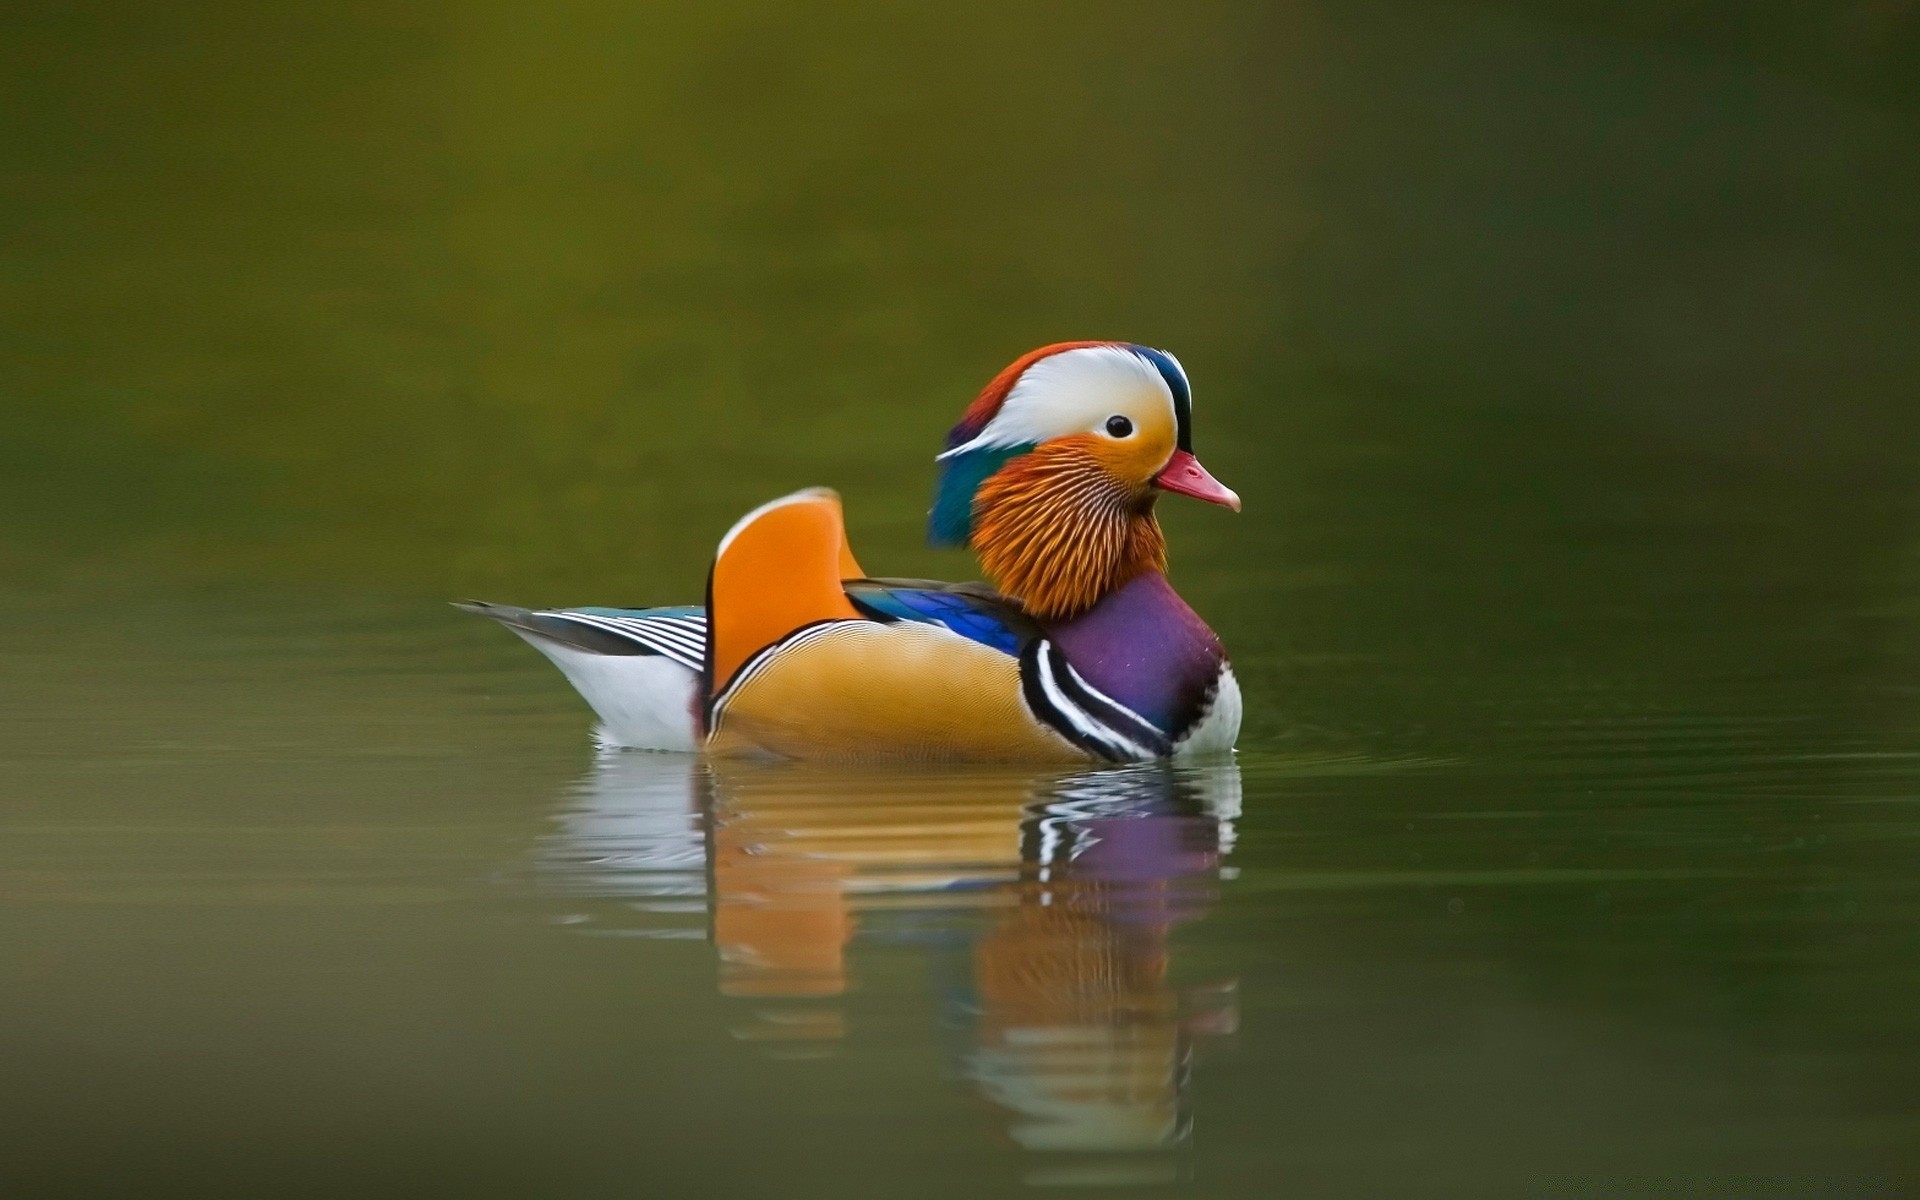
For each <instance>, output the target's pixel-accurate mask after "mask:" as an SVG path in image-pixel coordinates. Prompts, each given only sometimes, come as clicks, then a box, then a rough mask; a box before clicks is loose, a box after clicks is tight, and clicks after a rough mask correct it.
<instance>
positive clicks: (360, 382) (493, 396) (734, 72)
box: [0, 0, 1920, 601]
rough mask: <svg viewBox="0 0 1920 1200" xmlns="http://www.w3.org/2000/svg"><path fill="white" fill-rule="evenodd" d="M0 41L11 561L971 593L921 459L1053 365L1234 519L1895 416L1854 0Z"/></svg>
mask: <svg viewBox="0 0 1920 1200" xmlns="http://www.w3.org/2000/svg"><path fill="white" fill-rule="evenodd" d="M5 21H6V30H5V36H4V38H0V89H4V91H3V92H0V95H4V101H5V112H6V116H5V118H4V132H5V136H6V156H5V162H4V170H3V171H0V189H3V190H0V211H4V214H5V218H6V221H5V241H4V245H3V246H0V272H3V273H4V274H0V304H4V306H5V308H4V320H3V321H0V403H4V405H5V408H4V412H5V414H6V417H5V419H6V422H7V426H6V430H5V437H4V440H3V441H0V455H4V459H0V489H3V490H0V506H3V511H4V516H3V517H0V569H4V570H5V571H6V572H7V573H8V575H9V576H13V577H25V578H29V579H31V578H34V577H36V576H39V575H42V574H43V573H45V572H63V571H72V570H76V569H84V570H93V569H105V570H108V571H110V572H113V573H122V572H126V571H133V572H136V573H140V574H147V573H154V574H158V575H176V574H177V575H187V576H194V577H214V578H219V577H231V576H236V575H238V576H245V577H258V576H266V577H272V578H280V579H289V580H297V581H302V582H328V583H337V584H341V585H345V586H362V585H372V586H376V587H382V588H392V589H403V590H408V591H418V592H421V593H455V592H457V593H465V592H476V591H477V592H485V593H487V594H494V593H496V592H498V593H501V594H502V595H503V596H504V597H505V598H509V599H513V598H520V599H529V600H535V601H538V600H552V601H559V600H575V601H581V600H589V599H595V598H600V599H607V598H613V599H622V598H625V599H631V600H635V601H642V600H667V599H672V598H676V597H684V596H687V595H690V594H691V593H692V590H693V589H694V587H695V585H696V584H697V582H698V579H699V577H700V574H701V571H702V569H703V563H704V558H705V556H706V554H707V552H708V550H709V548H710V546H711V544H712V542H713V541H714V540H715V538H716V536H717V534H718V533H719V532H720V531H721V530H722V529H724V528H725V525H726V524H727V523H728V521H730V520H731V518H732V516H733V515H735V514H737V513H738V512H740V511H742V510H744V509H745V508H746V507H748V506H750V505H751V504H753V503H755V502H757V501H758V500H759V499H762V498H764V497H766V496H768V495H771V494H776V493H777V492H778V491H780V490H782V489H785V488H788V487H791V486H795V485H799V484H805V483H818V482H824V483H831V484H833V485H835V486H837V487H839V488H841V489H842V490H843V491H844V492H845V493H846V495H847V496H848V500H849V507H850V516H851V520H852V521H853V523H854V525H855V533H856V536H857V537H858V538H859V539H860V543H861V545H862V547H863V554H865V555H866V556H868V557H870V558H872V559H873V560H874V561H875V562H880V563H885V564H887V568H886V569H889V570H912V571H921V570H936V571H938V570H940V569H942V568H944V569H945V570H946V571H948V572H951V571H954V570H964V569H965V568H964V563H965V560H964V559H959V558H935V557H931V556H927V555H925V554H924V553H923V552H922V551H921V550H920V549H919V544H920V537H919V533H920V520H921V514H922V513H923V512H924V508H925V504H926V492H927V486H928V477H929V459H930V457H931V454H932V452H933V451H934V450H935V449H936V448H937V446H938V439H939V436H940V434H941V433H942V432H943V431H944V430H945V428H946V427H947V425H948V424H950V423H951V421H952V419H953V418H954V415H955V414H956V413H957V412H958V411H959V409H960V408H961V407H962V406H963V405H964V404H965V402H966V401H967V400H968V399H969V398H970V397H971V396H972V394H973V393H974V392H975V391H976V390H977V389H978V388H979V386H980V385H981V384H982V383H983V382H984V381H985V380H986V379H987V378H988V377H989V376H990V375H991V374H992V373H993V372H994V371H995V370H996V369H997V368H998V367H999V366H1000V365H1002V364H1003V363H1004V362H1006V361H1007V360H1010V359H1011V358H1012V357H1013V356H1014V355H1016V354H1018V353H1019V352H1021V351H1023V350H1025V349H1026V348H1028V347H1030V346H1032V345H1037V344H1039V343H1042V342H1045V341H1049V340H1055V339H1059V338H1074V337H1089V336H1091V337H1117V338H1124V339H1131V340H1140V341H1146V342H1150V343H1152V344H1156V345H1164V346H1167V347H1169V348H1172V349H1173V350H1174V351H1175V352H1176V353H1178V354H1180V355H1181V356H1182V358H1183V359H1184V361H1185V362H1186V363H1187V365H1188V367H1189V370H1190V372H1191V373H1192V375H1193V377H1194V379H1195V384H1196V388H1197V391H1198V397H1199V403H1200V406H1201V407H1200V413H1201V416H1200V429H1199V437H1200V446H1201V449H1202V450H1203V452H1204V453H1205V455H1206V456H1207V457H1208V459H1209V460H1218V470H1219V473H1220V474H1221V475H1222V477H1223V478H1227V479H1229V480H1230V481H1231V482H1233V483H1234V484H1235V485H1236V486H1238V487H1239V488H1240V489H1241V490H1242V491H1243V492H1245V493H1246V494H1247V496H1248V498H1249V507H1250V509H1251V510H1252V514H1254V515H1253V516H1252V517H1251V518H1250V519H1249V521H1247V522H1245V523H1244V524H1247V525H1260V526H1263V527H1266V528H1270V529H1278V528H1283V527H1285V526H1286V525H1288V524H1289V523H1293V524H1298V520H1297V518H1298V516H1299V511H1298V510H1299V509H1300V508H1302V507H1303V506H1311V505H1313V504H1314V503H1316V500H1317V498H1323V497H1325V496H1326V495H1327V492H1328V489H1327V487H1326V485H1325V482H1324V481H1314V480H1311V479H1308V478H1307V477H1308V476H1309V475H1311V474H1312V472H1313V471H1314V470H1315V468H1316V466H1317V465H1321V466H1324V465H1335V466H1337V465H1338V464H1340V463H1350V462H1351V460H1353V459H1354V458H1355V457H1356V455H1360V454H1363V453H1365V452H1367V451H1375V452H1394V451H1407V450H1418V451H1419V452H1420V454H1421V456H1422V457H1430V456H1432V451H1431V449H1430V447H1431V446H1432V443H1433V442H1434V441H1435V440H1436V439H1440V440H1443V441H1445V440H1451V441H1454V442H1457V443H1458V445H1457V446H1456V447H1454V448H1453V449H1452V450H1450V451H1448V452H1447V453H1449V454H1451V455H1452V456H1453V457H1454V458H1455V459H1456V460H1458V459H1474V460H1476V461H1477V459H1478V454H1477V450H1478V448H1479V447H1480V446H1482V445H1483V444H1484V440H1485V439H1486V438H1487V437H1489V436H1492V437H1501V436H1508V437H1511V443H1510V444H1509V445H1507V446H1506V447H1505V454H1504V455H1503V458H1507V457H1510V458H1514V459H1519V460H1521V461H1517V462H1509V461H1502V462H1501V463H1500V464H1499V465H1498V469H1499V472H1500V474H1501V476H1502V477H1503V478H1502V479H1501V480H1500V481H1499V486H1501V487H1502V489H1503V490H1504V493H1505V495H1506V497H1507V499H1509V500H1510V501H1511V503H1512V504H1514V505H1517V506H1518V505H1528V504H1534V503H1539V502H1540V501H1541V499H1542V497H1541V492H1542V490H1543V489H1550V488H1551V484H1552V473H1551V472H1548V473H1545V474H1544V475H1543V474H1542V473H1540V472H1536V471H1535V470H1534V469H1533V464H1531V463H1529V462H1528V461H1525V460H1527V459H1529V458H1530V457H1532V455H1531V454H1530V453H1529V451H1530V446H1531V444H1532V442H1531V441H1530V439H1532V438H1534V437H1536V436H1537V437H1538V439H1539V441H1540V443H1541V444H1545V445H1549V446H1550V445H1551V444H1554V443H1564V442H1565V441H1566V440H1567V439H1569V438H1571V439H1575V440H1576V441H1581V440H1584V439H1586V438H1588V437H1590V436H1593V435H1594V433H1595V432H1596V431H1598V435H1599V436H1601V437H1615V438H1621V439H1625V440H1627V441H1629V442H1634V443H1640V442H1644V441H1649V440H1651V441H1657V442H1658V441H1677V442H1679V443H1681V444H1682V445H1684V446H1686V447H1688V448H1690V449H1692V448H1698V449H1700V450H1702V451H1704V452H1705V454H1706V455H1707V456H1708V457H1709V458H1711V459H1715V460H1724V461H1732V462H1737V463H1739V464H1742V465H1743V466H1747V467H1751V468H1752V469H1756V470H1765V469H1773V468H1775V467H1776V466H1779V465H1780V464H1782V463H1785V464H1788V465H1789V466H1791V465H1793V464H1801V463H1805V462H1807V461H1810V460H1811V459H1812V458H1813V456H1816V455H1818V454H1820V453H1822V452H1823V451H1825V452H1828V453H1831V452H1832V451H1834V450H1835V448H1836V445H1838V447H1839V448H1840V449H1841V450H1842V451H1843V452H1845V453H1846V454H1848V455H1857V454H1859V453H1863V452H1864V453H1868V454H1871V455H1872V456H1873V457H1875V458H1876V459H1879V458H1881V457H1883V453H1884V456H1893V457H1902V458H1903V457H1904V456H1903V452H1904V449H1905V444H1906V443H1907V442H1908V440H1909V439H1910V438H1911V436H1912V434H1913V432H1914V418H1915V416H1916V413H1915V407H1916V406H1915V405H1914V404H1913V403H1911V402H1910V399H1911V394H1912V390H1913V388H1914V385H1915V381H1916V379H1920V338H1916V337H1915V336H1914V335H1915V330H1916V312H1917V309H1916V305H1917V303H1920V301H1917V300H1916V288H1915V286H1914V282H1913V281H1914V279H1915V275H1916V271H1917V270H1920V222H1916V221H1915V220H1914V212H1915V208H1914V205H1915V199H1916V196H1920V157H1917V156H1916V155H1915V153H1914V148H1915V140H1914V132H1913V131H1914V122H1915V119H1916V113H1917V112H1920V84H1917V83H1916V78H1920V69H1917V68H1916V64H1917V63H1920V19H1917V18H1916V14H1915V12H1914V6H1913V5H1911V4H1908V3H1902V2H1899V0H1869V2H1859V3H1830V4H1817V3H1802V4H1786V3H1782V4H1769V5H1752V4H1743V3H1731V2H1726V3H1699V2H1695V3H1665V4H1661V3H1651V2H1641V3H1629V4H1620V3H1608V4H1601V3H1574V2H1563V3H1546V2H1536V3H1481V4H1472V3H1467V4H1427V3H1408V4H1392V3H1348V2H1325V3H1292V4H1286V3H1283V4H1252V5H1246V4H1241V5H1235V4H1194V5H1180V6H1156V5H1127V4H1116V5H1071V4H1067V5H1059V4H1043V5H1025V4H1020V5H991V4H990V5H980V6H967V7H966V8H964V9H955V8H953V7H951V6H941V7H935V6H889V5H864V4H858V5H831V6H824V7H816V6H773V5H739V4H725V3H720V4H709V5H699V6H693V5H669V6H659V5H615V4H602V3H589V4H558V5H550V6H539V7H537V8H529V7H527V6H522V5H490V4H484V3H463V4H448V5H425V6H402V7H396V6H392V5H351V4H345V5H333V6H326V7H324V8H315V7H313V6H311V5H272V4H266V5H167V6H132V5H129V6H87V5H77V6H53V7H31V6H21V7H20V8H19V9H17V10H16V11H14V12H12V13H11V14H9V15H8V16H7V17H6V18H5ZM1503 431H1505V432H1503ZM1546 453H1547V454H1549V455H1550V454H1551V453H1552V451H1551V449H1548V450H1546ZM1850 469H1851V468H1850ZM1175 520H1176V522H1177V523H1178V524H1180V525H1182V526H1185V525H1187V524H1189V522H1188V521H1187V519H1186V514H1177V515H1176V517H1175ZM1244 533H1245V530H1236V536H1239V535H1240V534H1244ZM1179 545H1180V542H1179V540H1178V539H1176V542H1175V546H1176V549H1178V547H1179Z"/></svg>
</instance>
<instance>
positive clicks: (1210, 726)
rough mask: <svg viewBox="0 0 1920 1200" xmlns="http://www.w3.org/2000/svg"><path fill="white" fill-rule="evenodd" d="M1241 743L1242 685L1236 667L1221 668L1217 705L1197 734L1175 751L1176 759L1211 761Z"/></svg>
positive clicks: (1195, 730) (1215, 697) (1216, 686)
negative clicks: (1236, 676)
mask: <svg viewBox="0 0 1920 1200" xmlns="http://www.w3.org/2000/svg"><path fill="white" fill-rule="evenodd" d="M1239 740H1240V681H1239V680H1237V679H1235V678H1234V677H1233V667H1232V666H1231V665H1229V664H1227V663H1221V664H1220V679H1219V682H1217V683H1215V684H1214V687H1213V702H1212V703H1211V704H1209V705H1207V711H1206V713H1205V714H1204V715H1203V716H1202V717H1201V718H1200V722H1199V724H1197V725H1195V726H1194V727H1193V731H1192V732H1191V733H1189V734H1187V736H1186V737H1184V738H1181V739H1180V741H1179V742H1177V743H1175V745H1174V747H1173V756H1174V757H1175V758H1207V757H1215V756H1218V755H1222V754H1230V753H1232V752H1233V744H1234V743H1235V742H1236V741H1239Z"/></svg>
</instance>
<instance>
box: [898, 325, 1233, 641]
mask: <svg viewBox="0 0 1920 1200" xmlns="http://www.w3.org/2000/svg"><path fill="white" fill-rule="evenodd" d="M936 461H937V462H938V463H939V464H940V481H939V485H938V487H937V489H936V491H935V493H934V502H933V513H932V516H931V519H930V521H929V525H928V532H929V535H930V537H931V539H932V540H933V542H934V543H935V544H936V545H948V546H971V547H973V550H974V552H975V553H976V554H978V555H979V556H980V563H981V565H982V566H983V567H985V568H986V571H987V574H988V575H990V576H991V577H992V578H993V581H994V584H995V585H996V586H997V587H999V589H1000V590H1001V591H1002V592H1004V593H1005V594H1007V595H1008V596H1011V597H1013V598H1014V599H1016V600H1018V601H1020V602H1021V604H1023V605H1024V606H1025V607H1026V608H1027V610H1028V611H1029V612H1031V613H1033V614H1034V615H1035V616H1037V617H1041V618H1043V619H1057V618H1062V617H1069V616H1072V615H1074V614H1076V613H1078V612H1082V611H1084V610H1086V609H1088V608H1090V607H1092V606H1093V605H1094V604H1095V603H1097V602H1098V601H1099V599H1100V598H1101V597H1102V596H1104V595H1106V594H1107V593H1108V592H1109V591H1112V590H1113V589H1114V588H1115V587H1118V586H1119V585H1120V584H1122V583H1125V582H1126V581H1127V580H1129V579H1132V578H1133V577H1134V576H1136V575H1139V574H1141V573H1142V572H1145V571H1163V570H1165V569H1166V563H1167V547H1166V540H1165V538H1164V537H1162V535H1161V533H1160V523H1159V522H1158V521H1157V520H1155V519H1154V515H1153V507H1154V502H1155V501H1156V500H1157V499H1158V498H1159V496H1160V493H1162V492H1177V493H1179V494H1181V495H1185V496H1192V497H1194V498H1196V499H1199V500H1205V501H1207V502H1208V503H1210V504H1219V505H1223V506H1224V507H1227V508H1231V509H1233V510H1234V511H1236V512H1238V511H1239V509H1240V497H1238V496H1236V495H1235V494H1234V493H1233V491H1232V490H1231V489H1229V488H1228V487H1226V486H1225V485H1224V484H1222V483H1221V482H1220V481H1219V480H1217V479H1215V478H1214V477H1213V476H1212V475H1211V474H1209V473H1208V471H1207V469H1206V468H1205V467H1203V466H1201V465H1200V460H1199V459H1197V458H1195V457H1194V456H1193V393H1192V391H1191V389H1190V388H1189V387H1188V385H1187V374H1186V372H1185V371H1184V370H1182V369H1181V367H1180V363H1179V361H1178V360H1177V359H1175V358H1174V357H1173V355H1171V354H1168V353H1167V352H1166V351H1164V350H1154V349H1150V348H1148V347H1146V346H1135V345H1131V344H1128V343H1125V342H1061V343H1058V344H1056V345H1052V346H1043V347H1041V348H1040V349H1038V350H1035V351H1033V352H1032V353H1030V354H1026V355H1023V356H1022V357H1021V358H1019V359H1017V360H1016V361H1015V362H1014V363H1013V364H1012V365H1011V366H1009V367H1007V369H1006V370H1004V371H1002V372H1000V374H998V375H996V376H995V377H994V379H993V382H991V383H989V384H988V385H987V387H986V390H985V391H983V392H981V393H980V397H979V399H977V400H975V401H974V402H973V404H972V405H971V406H970V407H969V408H968V409H967V411H966V414H965V415H964V416H963V417H961V419H960V423H959V424H958V425H956V426H954V427H953V431H952V432H951V433H949V434H948V435H947V449H946V452H945V453H943V454H941V455H940V456H939V458H938V459H937V460H936Z"/></svg>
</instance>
